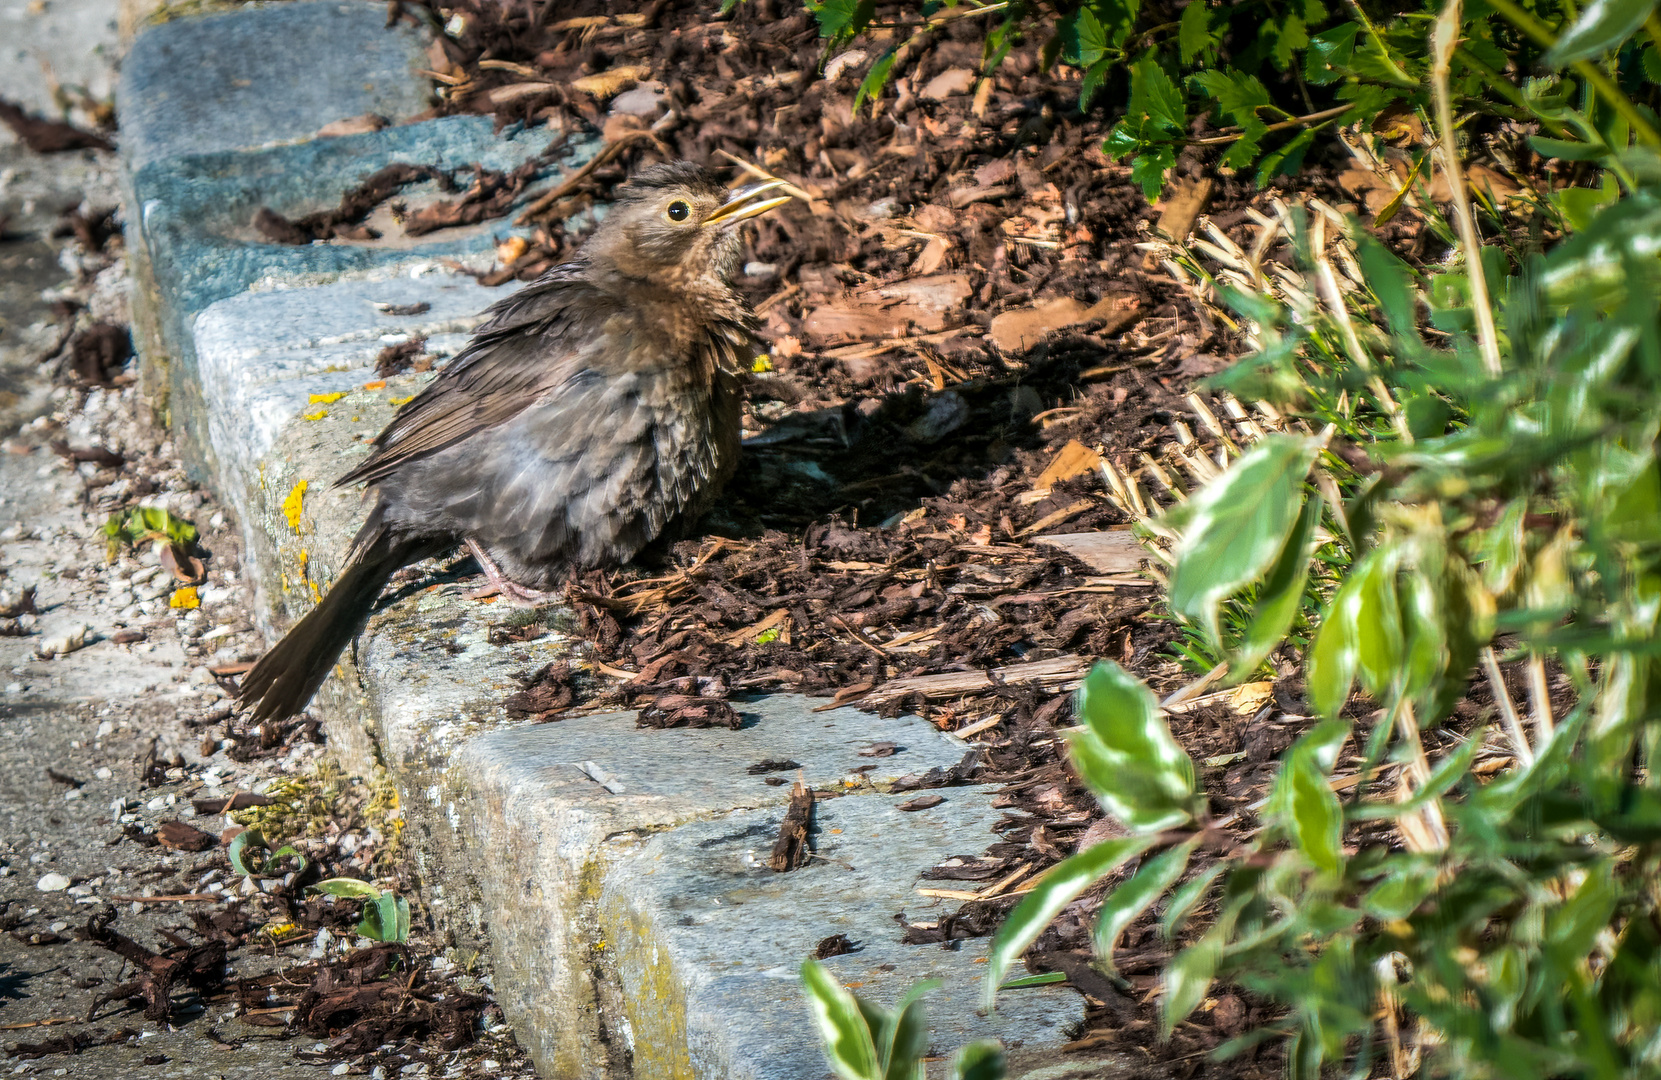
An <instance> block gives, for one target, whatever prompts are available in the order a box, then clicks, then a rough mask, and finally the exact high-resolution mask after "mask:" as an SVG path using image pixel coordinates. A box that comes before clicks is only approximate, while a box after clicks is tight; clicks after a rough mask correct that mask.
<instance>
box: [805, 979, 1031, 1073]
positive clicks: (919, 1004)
mask: <svg viewBox="0 0 1661 1080" xmlns="http://www.w3.org/2000/svg"><path fill="white" fill-rule="evenodd" d="M939 985H940V981H939V980H938V979H929V980H926V981H924V982H920V983H918V984H916V985H915V986H913V987H912V988H911V989H910V990H907V991H906V992H905V994H903V995H902V996H901V997H900V1000H899V1001H897V1002H895V1004H894V1007H893V1008H892V1009H885V1008H883V1007H882V1006H881V1005H878V1004H877V1003H876V1002H874V1001H869V1000H867V999H865V998H862V997H859V996H857V995H855V994H853V993H851V992H850V991H848V990H846V989H844V988H843V986H842V985H841V984H840V983H838V982H837V981H836V978H835V977H834V976H833V975H831V973H830V972H829V971H827V970H826V969H825V968H824V966H823V965H821V964H819V963H817V962H816V961H814V960H811V959H809V960H806V961H804V962H803V963H802V989H803V991H804V992H805V993H806V995H807V1004H808V1011H809V1012H811V1013H812V1014H813V1022H814V1026H815V1027H817V1028H818V1029H819V1038H820V1039H821V1041H822V1042H823V1043H824V1050H825V1060H826V1061H827V1062H829V1063H830V1067H831V1071H832V1072H834V1073H836V1075H837V1076H838V1077H839V1078H840V1080H925V1074H924V1069H923V1055H924V1054H926V1053H927V1052H928V1046H929V1026H928V1022H927V1021H926V1020H925V1019H924V1017H923V1001H922V997H923V995H924V994H926V993H928V992H929V991H930V990H933V989H934V988H935V987H937V986H939ZM1006 1067H1007V1066H1006V1063H1005V1061H1004V1051H1003V1044H1001V1043H999V1042H998V1041H996V1040H995V1039H980V1040H977V1041H975V1042H972V1043H970V1044H968V1045H967V1046H965V1047H964V1048H963V1049H961V1050H959V1051H958V1052H957V1055H956V1056H955V1057H954V1058H952V1068H951V1072H950V1073H949V1074H948V1075H949V1076H950V1077H951V1080H1003V1076H1004V1072H1005V1069H1006Z"/></svg>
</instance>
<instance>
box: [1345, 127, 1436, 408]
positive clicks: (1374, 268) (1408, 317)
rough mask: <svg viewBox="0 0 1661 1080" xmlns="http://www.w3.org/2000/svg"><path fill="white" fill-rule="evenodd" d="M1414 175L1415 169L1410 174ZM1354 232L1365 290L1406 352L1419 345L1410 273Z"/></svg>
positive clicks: (1382, 248)
mask: <svg viewBox="0 0 1661 1080" xmlns="http://www.w3.org/2000/svg"><path fill="white" fill-rule="evenodd" d="M1420 160H1421V161H1422V160H1423V159H1422V158H1421V159H1420ZM1417 172H1418V168H1417V167H1415V168H1414V170H1413V173H1414V174H1417ZM1357 231H1358V233H1359V235H1358V237H1357V241H1358V243H1357V245H1356V246H1357V249H1358V250H1357V251H1356V256H1357V258H1358V259H1359V260H1360V262H1361V272H1362V274H1363V275H1365V277H1366V279H1367V287H1368V288H1370V289H1371V290H1372V292H1373V295H1374V296H1376V297H1378V305H1379V307H1380V308H1381V309H1382V310H1383V312H1384V317H1385V318H1386V319H1387V320H1388V321H1389V323H1390V332H1391V333H1393V334H1394V335H1395V337H1396V340H1397V341H1398V342H1402V343H1404V344H1407V345H1408V346H1409V347H1410V348H1412V347H1417V346H1419V345H1421V344H1422V343H1423V339H1422V338H1420V336H1419V299H1418V297H1417V296H1415V295H1414V292H1413V283H1412V271H1411V270H1409V269H1408V266H1407V264H1406V263H1404V262H1402V261H1401V260H1400V259H1398V258H1397V257H1396V255H1395V253H1394V252H1392V251H1391V250H1390V249H1389V248H1387V247H1385V246H1384V245H1383V244H1381V243H1379V242H1378V240H1377V239H1375V238H1374V237H1373V236H1372V234H1370V233H1368V232H1366V231H1364V230H1357ZM1415 437H1417V434H1416V433H1415Z"/></svg>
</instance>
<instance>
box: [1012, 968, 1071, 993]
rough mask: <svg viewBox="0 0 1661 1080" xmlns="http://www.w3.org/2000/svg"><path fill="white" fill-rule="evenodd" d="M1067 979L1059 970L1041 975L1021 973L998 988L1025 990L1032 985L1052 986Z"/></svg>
mask: <svg viewBox="0 0 1661 1080" xmlns="http://www.w3.org/2000/svg"><path fill="white" fill-rule="evenodd" d="M1066 981H1067V975H1066V973H1065V972H1061V971H1046V972H1044V974H1042V975H1022V976H1019V977H1017V978H1014V979H1010V980H1009V981H1008V982H1006V983H1004V984H1003V985H1002V986H1000V987H998V989H999V990H1026V989H1029V988H1031V987H1034V986H1054V985H1055V984H1056V983H1064V982H1066Z"/></svg>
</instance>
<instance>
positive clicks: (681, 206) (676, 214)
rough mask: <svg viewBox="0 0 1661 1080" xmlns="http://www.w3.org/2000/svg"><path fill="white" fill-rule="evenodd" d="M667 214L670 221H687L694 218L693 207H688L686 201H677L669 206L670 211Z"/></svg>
mask: <svg viewBox="0 0 1661 1080" xmlns="http://www.w3.org/2000/svg"><path fill="white" fill-rule="evenodd" d="M665 212H666V213H667V214H668V215H669V220H670V221H685V220H686V219H687V218H689V217H691V216H692V207H691V206H689V205H687V203H686V201H685V200H684V199H676V200H675V201H674V202H672V203H670V204H669V209H668V210H667V211H665Z"/></svg>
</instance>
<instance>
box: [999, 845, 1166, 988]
mask: <svg viewBox="0 0 1661 1080" xmlns="http://www.w3.org/2000/svg"><path fill="white" fill-rule="evenodd" d="M1155 839H1157V838H1156V837H1152V836H1127V837H1124V838H1122V839H1119V840H1108V841H1105V842H1104V843H1100V844H1096V845H1094V846H1092V847H1088V848H1085V849H1084V850H1083V851H1081V852H1079V853H1078V854H1076V855H1072V856H1070V857H1068V858H1066V859H1063V860H1062V861H1061V862H1058V863H1056V864H1055V865H1054V866H1052V867H1050V869H1049V870H1047V871H1045V873H1044V876H1043V877H1041V878H1039V879H1038V884H1037V886H1036V887H1035V888H1034V889H1033V890H1032V892H1030V893H1028V894H1027V895H1026V898H1025V899H1023V900H1022V901H1021V902H1020V904H1018V905H1017V906H1016V908H1015V910H1014V911H1012V912H1010V913H1009V918H1008V919H1006V920H1004V924H1003V925H1002V926H1000V927H998V932H997V934H996V936H994V937H993V939H992V948H991V951H990V953H989V954H988V957H987V964H986V978H985V980H984V982H983V983H982V984H981V995H982V1000H983V1002H984V1004H985V1007H986V1008H987V1009H991V1008H992V1007H993V1005H994V1004H995V1003H996V1001H997V996H998V987H999V986H1000V985H1002V984H1003V981H1004V976H1005V975H1008V974H1009V969H1010V968H1011V967H1013V966H1014V964H1015V961H1017V960H1019V959H1020V958H1021V954H1022V953H1024V952H1026V951H1027V946H1029V945H1031V944H1032V943H1033V942H1034V941H1037V940H1038V935H1039V934H1042V933H1043V932H1044V928H1045V927H1046V926H1049V925H1050V922H1051V920H1053V919H1054V918H1055V917H1056V916H1057V915H1058V914H1060V913H1061V909H1062V908H1064V907H1066V906H1067V905H1068V904H1070V903H1072V902H1073V900H1074V899H1075V898H1077V896H1078V895H1079V894H1080V893H1082V892H1083V891H1084V890H1085V889H1088V888H1089V887H1090V886H1091V885H1092V884H1094V883H1095V882H1096V881H1098V880H1100V879H1101V878H1102V877H1104V876H1106V875H1107V874H1110V873H1112V872H1113V871H1114V870H1117V869H1118V868H1119V867H1120V866H1122V865H1124V863H1126V862H1127V861H1129V860H1130V859H1132V858H1135V857H1136V856H1137V855H1140V854H1141V853H1142V852H1144V851H1146V850H1148V849H1149V848H1150V847H1152V846H1153V845H1154V841H1155Z"/></svg>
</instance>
